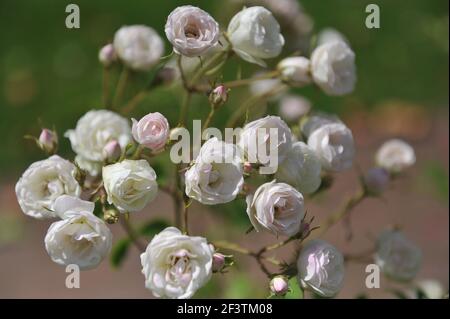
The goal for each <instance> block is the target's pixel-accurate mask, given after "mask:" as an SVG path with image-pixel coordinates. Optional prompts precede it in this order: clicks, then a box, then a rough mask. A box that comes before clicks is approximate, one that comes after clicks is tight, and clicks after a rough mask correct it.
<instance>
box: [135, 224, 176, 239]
mask: <svg viewBox="0 0 450 319" xmlns="http://www.w3.org/2000/svg"><path fill="white" fill-rule="evenodd" d="M169 226H170V225H169V224H168V223H167V222H166V221H164V220H153V221H151V222H148V223H146V224H143V225H142V226H141V227H139V229H138V234H139V235H142V236H147V237H153V236H155V235H156V234H157V233H159V232H160V231H162V230H163V229H164V228H167V227H169Z"/></svg>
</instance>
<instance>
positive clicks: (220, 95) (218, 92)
mask: <svg viewBox="0 0 450 319" xmlns="http://www.w3.org/2000/svg"><path fill="white" fill-rule="evenodd" d="M227 100H228V90H227V88H226V87H225V86H224V85H219V86H218V87H216V88H215V89H214V90H212V91H211V93H210V94H209V103H211V105H212V106H214V107H219V106H221V105H223V104H224V103H225V102H226V101H227Z"/></svg>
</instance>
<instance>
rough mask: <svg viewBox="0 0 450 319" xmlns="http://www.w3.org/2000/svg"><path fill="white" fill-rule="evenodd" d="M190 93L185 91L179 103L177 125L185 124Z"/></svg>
mask: <svg viewBox="0 0 450 319" xmlns="http://www.w3.org/2000/svg"><path fill="white" fill-rule="evenodd" d="M191 98H192V93H191V92H189V91H187V92H186V93H185V95H184V98H183V103H182V104H181V110H180V118H179V120H178V126H185V124H186V119H187V114H188V111H189V104H190V103H191Z"/></svg>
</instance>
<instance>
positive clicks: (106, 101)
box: [102, 67, 112, 109]
mask: <svg viewBox="0 0 450 319" xmlns="http://www.w3.org/2000/svg"><path fill="white" fill-rule="evenodd" d="M102 86H103V96H102V100H103V106H105V107H106V108H107V109H110V108H111V107H112V105H111V101H110V98H109V68H108V67H103V81H102Z"/></svg>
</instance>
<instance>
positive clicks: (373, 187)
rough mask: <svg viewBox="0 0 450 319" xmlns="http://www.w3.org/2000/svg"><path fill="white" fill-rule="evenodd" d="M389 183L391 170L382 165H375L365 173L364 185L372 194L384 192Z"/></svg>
mask: <svg viewBox="0 0 450 319" xmlns="http://www.w3.org/2000/svg"><path fill="white" fill-rule="evenodd" d="M388 184H389V172H388V171H387V170H385V169H384V168H381V167H373V168H371V169H369V170H368V171H367V173H366V175H364V186H365V187H366V190H367V191H368V192H369V193H371V194H375V195H376V194H380V193H382V192H383V191H384V190H385V189H386V187H387V186H388Z"/></svg>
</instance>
